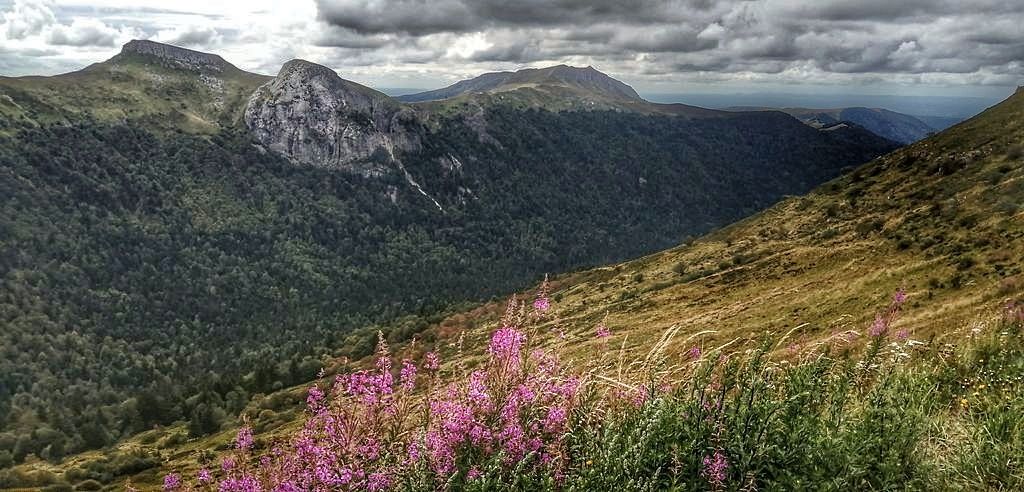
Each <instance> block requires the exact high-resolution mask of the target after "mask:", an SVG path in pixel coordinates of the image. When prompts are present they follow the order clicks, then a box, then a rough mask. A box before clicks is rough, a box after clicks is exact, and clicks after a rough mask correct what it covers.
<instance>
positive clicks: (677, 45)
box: [316, 0, 1024, 76]
mask: <svg viewBox="0 0 1024 492" xmlns="http://www.w3.org/2000/svg"><path fill="white" fill-rule="evenodd" d="M316 3H317V7H318V13H319V14H318V18H319V19H320V20H321V21H322V22H323V23H326V24H327V25H329V26H331V29H333V30H335V31H336V34H334V35H332V34H331V31H328V32H327V33H325V35H324V36H323V38H322V39H321V40H319V44H321V45H325V46H331V45H340V46H346V47H363V48H368V49H374V48H377V49H388V50H396V49H397V50H401V47H402V46H417V47H418V48H419V49H420V52H422V50H423V49H424V48H425V47H426V48H427V49H429V46H431V44H432V43H433V44H434V45H435V46H436V49H435V51H436V52H437V53H438V54H439V55H441V54H443V53H444V52H445V50H444V46H443V45H442V44H440V43H438V41H441V40H450V36H452V35H459V34H463V35H465V34H469V33H483V36H484V39H485V40H486V42H487V46H486V47H485V48H481V49H479V50H476V51H474V52H472V53H470V54H468V55H466V56H465V59H466V60H467V61H473V62H487V61H493V62H512V63H532V62H535V61H541V60H557V59H565V58H573V57H574V58H577V59H578V58H587V59H591V60H594V62H595V63H597V64H600V63H601V62H602V60H605V59H619V60H627V61H628V60H631V59H638V58H637V57H642V59H643V60H644V61H643V62H642V63H646V64H655V63H656V64H658V65H659V66H657V67H650V66H644V67H637V69H636V71H638V72H642V73H671V72H672V71H688V72H695V71H715V72H725V73H732V72H753V73H766V74H770V73H779V72H783V71H787V70H798V71H801V70H802V71H806V70H818V71H821V72H826V73H832V74H851V73H864V74H892V73H903V74H926V73H948V74H965V73H974V72H982V71H983V72H986V73H992V74H1009V75H1014V76H1021V75H1024V74H1022V72H1021V64H1020V60H1022V59H1024V33H1022V30H1021V27H1020V25H1021V22H1024V2H1020V1H1006V0H1000V1H994V0H858V1H849V0H815V1H795V0H720V1H715V0H636V1H628V0H627V1H622V0H549V1H541V0H521V1H516V2H510V1H508V0H317V2H316ZM333 39H336V40H337V41H332V40H333ZM382 40H387V41H386V42H385V41H382ZM396 56H397V57H398V58H401V55H396ZM632 63H633V64H634V65H635V64H637V63H641V62H632Z"/></svg>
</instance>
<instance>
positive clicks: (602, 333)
mask: <svg viewBox="0 0 1024 492" xmlns="http://www.w3.org/2000/svg"><path fill="white" fill-rule="evenodd" d="M594 336H595V337H597V338H608V337H610V336H612V331H611V330H609V329H608V326H606V325H605V324H604V323H601V324H599V325H597V330H596V331H595V333H594Z"/></svg>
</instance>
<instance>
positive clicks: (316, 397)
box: [306, 386, 324, 411]
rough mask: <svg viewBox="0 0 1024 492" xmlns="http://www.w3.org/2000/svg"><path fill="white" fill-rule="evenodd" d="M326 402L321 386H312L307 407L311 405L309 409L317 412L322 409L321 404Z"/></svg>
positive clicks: (307, 399) (307, 398)
mask: <svg viewBox="0 0 1024 492" xmlns="http://www.w3.org/2000/svg"><path fill="white" fill-rule="evenodd" d="M323 400H324V392H323V391H321V390H320V387H319V386H312V387H310V388H309V396H307V397H306V405H309V409H310V410H313V411H316V410H317V409H319V408H320V402H322V401H323Z"/></svg>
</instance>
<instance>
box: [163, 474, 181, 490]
mask: <svg viewBox="0 0 1024 492" xmlns="http://www.w3.org/2000/svg"><path fill="white" fill-rule="evenodd" d="M179 487H181V477H179V476H178V474H177V473H169V474H167V475H166V476H164V490H166V491H170V490H178V488H179Z"/></svg>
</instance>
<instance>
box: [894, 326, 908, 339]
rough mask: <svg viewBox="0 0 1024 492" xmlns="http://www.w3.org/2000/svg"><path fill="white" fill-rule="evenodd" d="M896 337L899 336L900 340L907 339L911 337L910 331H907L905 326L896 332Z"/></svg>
mask: <svg viewBox="0 0 1024 492" xmlns="http://www.w3.org/2000/svg"><path fill="white" fill-rule="evenodd" d="M896 338H898V339H900V340H906V339H908V338H910V332H909V331H907V329H906V328H903V329H901V330H900V331H898V332H896Z"/></svg>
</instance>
